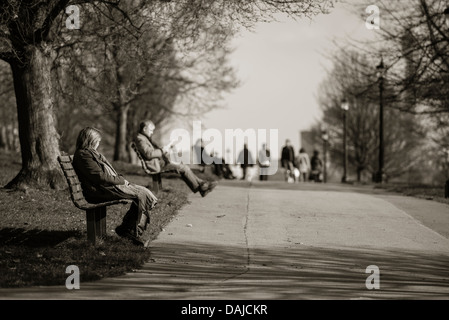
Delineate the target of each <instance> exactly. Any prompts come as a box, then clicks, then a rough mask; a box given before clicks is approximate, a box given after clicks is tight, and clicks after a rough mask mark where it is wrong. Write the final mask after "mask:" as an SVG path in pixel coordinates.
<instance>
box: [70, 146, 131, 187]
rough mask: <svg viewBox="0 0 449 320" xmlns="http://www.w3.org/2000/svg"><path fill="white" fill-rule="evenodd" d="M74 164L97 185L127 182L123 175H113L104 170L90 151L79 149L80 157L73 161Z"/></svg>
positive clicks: (77, 169) (78, 170)
mask: <svg viewBox="0 0 449 320" xmlns="http://www.w3.org/2000/svg"><path fill="white" fill-rule="evenodd" d="M73 166H74V168H75V169H76V171H77V172H79V173H80V174H81V175H82V176H84V177H86V178H87V179H89V180H90V181H91V182H92V183H93V184H95V185H122V184H125V183H126V180H125V179H124V178H123V176H121V175H117V176H113V175H111V174H108V173H106V172H104V171H103V168H102V167H101V166H100V164H99V163H98V162H97V161H96V160H95V159H94V156H93V155H92V154H91V153H90V152H89V151H84V150H82V151H79V153H78V157H76V158H75V159H74V161H73Z"/></svg>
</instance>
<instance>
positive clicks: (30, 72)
mask: <svg viewBox="0 0 449 320" xmlns="http://www.w3.org/2000/svg"><path fill="white" fill-rule="evenodd" d="M330 2H331V1H312V0H301V1H300V0H298V1H273V0H265V1H237V0H226V1H225V0H216V1H200V0H180V1H170V2H168V1H118V0H112V1H75V0H46V1H41V0H31V1H17V0H6V1H3V2H2V3H1V4H0V59H2V60H4V61H6V62H8V63H9V65H10V66H11V70H12V74H13V81H14V90H15V96H16V100H17V114H18V123H19V137H20V145H21V154H22V169H21V171H20V172H19V174H18V175H17V176H16V177H15V178H14V179H13V180H12V181H11V182H10V183H8V184H7V187H17V186H20V185H41V186H48V185H50V186H52V187H57V186H59V185H60V184H61V183H63V179H62V174H61V172H60V170H59V167H58V164H57V161H56V157H57V155H58V154H59V153H60V151H59V137H58V133H57V131H56V127H55V117H54V107H55V105H54V93H53V87H52V81H51V68H52V66H53V62H54V59H55V55H56V53H57V52H56V48H57V47H58V46H60V45H64V42H66V40H65V39H62V38H60V37H59V35H60V34H58V33H57V31H58V30H60V28H58V26H57V24H58V23H61V22H65V19H64V17H66V15H65V9H66V7H67V6H68V5H81V4H84V5H90V6H92V7H93V8H95V9H98V8H101V7H100V6H99V5H100V4H101V5H102V6H105V7H106V8H107V9H108V10H107V11H102V10H100V9H98V10H99V11H98V12H99V14H106V15H107V14H108V13H114V14H109V16H108V17H110V18H111V20H112V21H114V22H115V23H116V24H117V25H123V26H126V28H127V29H128V30H130V32H134V31H135V30H137V31H138V30H139V28H140V27H141V25H139V24H134V23H133V21H132V20H131V18H130V16H129V15H128V12H127V9H128V8H130V7H131V8H132V9H131V11H133V10H134V11H135V10H136V9H139V10H148V11H147V12H148V16H149V17H153V20H154V21H156V20H157V19H156V18H157V17H155V15H154V14H153V13H154V11H153V10H156V9H158V10H166V11H167V12H168V14H169V15H171V16H172V21H175V22H176V24H174V25H176V26H177V28H172V30H173V31H174V32H175V33H176V32H179V33H181V32H183V33H186V34H190V36H189V37H184V38H185V39H187V38H189V39H191V40H192V41H193V40H195V38H196V37H199V36H201V34H199V33H197V32H196V31H195V30H196V26H197V23H198V22H201V23H205V24H208V25H214V23H216V22H220V21H225V22H226V23H227V24H228V25H229V26H237V25H243V26H249V25H251V23H254V22H255V21H260V20H270V19H271V18H272V16H273V14H274V13H275V12H285V13H287V14H290V15H291V16H294V17H303V16H306V15H311V14H316V13H319V12H322V10H323V8H325V7H326V6H327V5H328V4H329V3H330ZM124 3H125V5H123V4H124ZM156 4H158V6H156ZM128 5H130V6H128ZM116 12H119V13H120V15H116V14H115V13H116ZM156 13H157V12H156ZM117 16H119V17H120V18H119V19H118V20H117ZM61 17H63V18H61ZM159 25H161V26H162V27H164V23H163V21H161V22H160V23H159ZM55 30H56V31H55Z"/></svg>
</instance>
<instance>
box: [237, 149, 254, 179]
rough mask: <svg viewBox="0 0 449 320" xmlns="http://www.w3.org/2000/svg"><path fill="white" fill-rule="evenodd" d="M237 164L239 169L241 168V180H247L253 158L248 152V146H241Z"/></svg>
mask: <svg viewBox="0 0 449 320" xmlns="http://www.w3.org/2000/svg"><path fill="white" fill-rule="evenodd" d="M237 163H240V167H241V168H242V178H241V180H245V179H246V178H247V171H248V168H249V167H252V166H253V165H254V161H253V156H252V155H251V152H250V151H249V150H248V145H247V144H246V143H245V144H244V145H243V150H242V151H240V154H239V157H238V161H237Z"/></svg>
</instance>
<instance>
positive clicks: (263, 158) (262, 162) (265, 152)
mask: <svg viewBox="0 0 449 320" xmlns="http://www.w3.org/2000/svg"><path fill="white" fill-rule="evenodd" d="M257 163H258V164H259V170H260V171H259V180H260V181H267V180H268V168H269V167H270V164H271V163H270V149H268V148H267V144H266V143H264V144H262V149H260V150H259V155H258V158H257Z"/></svg>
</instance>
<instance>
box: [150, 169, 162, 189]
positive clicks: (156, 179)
mask: <svg viewBox="0 0 449 320" xmlns="http://www.w3.org/2000/svg"><path fill="white" fill-rule="evenodd" d="M152 177H153V191H154V194H157V193H158V192H159V189H162V179H161V174H160V173H159V174H153V176H152Z"/></svg>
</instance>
